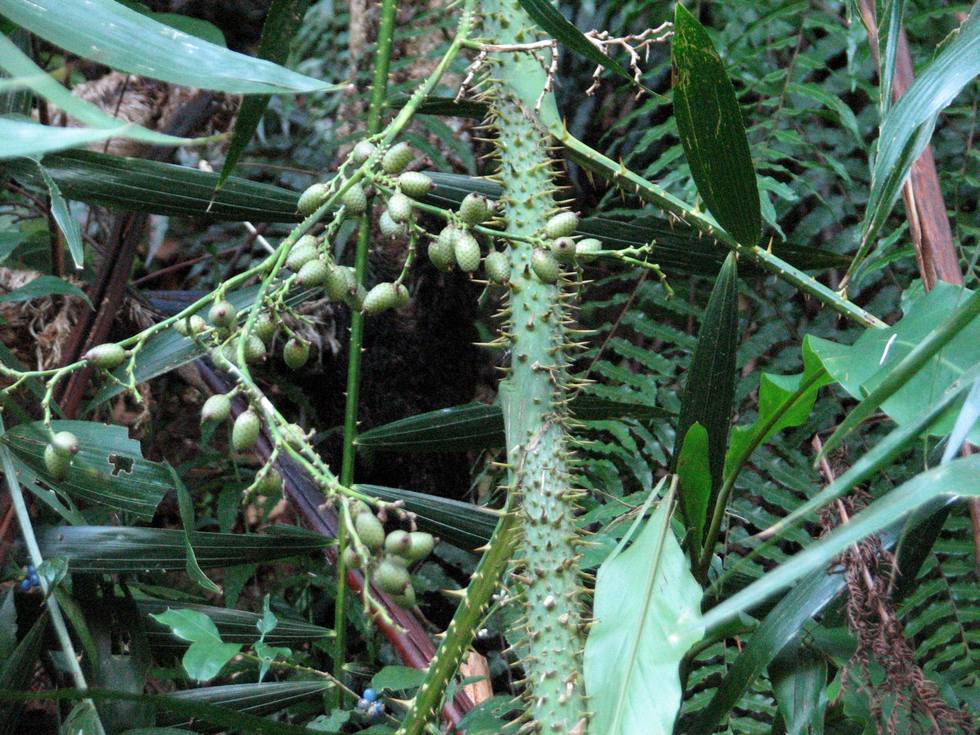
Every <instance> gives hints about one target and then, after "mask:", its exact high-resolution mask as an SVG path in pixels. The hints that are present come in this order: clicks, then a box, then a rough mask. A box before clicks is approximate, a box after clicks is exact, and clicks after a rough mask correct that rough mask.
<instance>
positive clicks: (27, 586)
mask: <svg viewBox="0 0 980 735" xmlns="http://www.w3.org/2000/svg"><path fill="white" fill-rule="evenodd" d="M31 587H32V585H31V580H30V578H29V577H28V578H27V579H24V580H23V581H22V582H21V583H20V588H21V590H23V591H24V592H30V591H31Z"/></svg>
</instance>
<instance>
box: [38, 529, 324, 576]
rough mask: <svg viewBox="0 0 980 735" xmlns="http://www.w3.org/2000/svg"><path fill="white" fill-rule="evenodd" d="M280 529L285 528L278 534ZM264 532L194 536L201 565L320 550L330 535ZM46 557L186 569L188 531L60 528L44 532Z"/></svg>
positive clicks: (82, 565)
mask: <svg viewBox="0 0 980 735" xmlns="http://www.w3.org/2000/svg"><path fill="white" fill-rule="evenodd" d="M275 529H282V530H281V531H278V532H273V530H275ZM275 529H270V531H269V532H267V533H263V534H257V533H249V534H242V533H210V532H205V531H195V532H194V533H193V534H192V535H191V541H192V542H193V544H194V553H195V554H196V556H197V561H198V563H199V564H200V565H201V566H202V567H204V568H205V569H207V568H211V567H226V566H235V565H238V564H250V563H254V562H264V561H274V560H277V559H287V558H289V557H291V556H300V555H304V554H309V553H311V552H314V551H319V550H322V549H323V548H325V547H326V546H328V545H329V544H330V543H331V541H330V539H328V538H326V537H323V536H320V535H319V534H316V533H312V532H310V531H304V530H302V529H299V528H290V529H288V530H286V527H283V526H278V527H275ZM38 544H39V545H40V547H41V553H42V555H43V556H60V557H63V558H65V559H67V560H68V569H69V571H70V572H71V573H72V574H76V573H79V572H92V573H105V574H113V573H140V572H144V571H148V570H149V571H183V570H184V569H185V567H186V565H187V559H186V553H185V549H184V532H183V531H177V530H172V529H164V528H132V527H122V526H120V527H117V526H58V527H53V528H52V527H49V528H43V529H41V530H40V531H39V533H38Z"/></svg>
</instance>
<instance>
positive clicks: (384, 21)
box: [333, 0, 398, 707]
mask: <svg viewBox="0 0 980 735" xmlns="http://www.w3.org/2000/svg"><path fill="white" fill-rule="evenodd" d="M397 11H398V3H397V1H396V0H383V2H382V4H381V23H380V25H379V27H378V48H377V51H376V54H375V61H374V82H373V84H372V87H371V103H370V107H368V127H367V132H368V136H369V137H370V136H373V135H376V134H377V132H378V131H379V130H380V128H381V111H382V110H383V109H384V102H385V95H386V93H387V91H388V68H389V66H390V64H391V48H392V45H393V44H394V36H395V16H396V15H397ZM370 237H371V199H368V209H367V213H366V214H364V215H363V216H362V217H361V221H360V224H359V225H358V230H357V248H356V250H355V252H354V275H355V279H356V280H357V283H359V284H360V283H364V275H365V272H366V271H367V259H368V258H367V256H368V245H369V241H370ZM363 343H364V315H363V314H362V313H361V312H360V311H357V310H352V312H351V326H350V348H349V350H348V353H347V397H346V402H345V404H344V452H343V458H342V459H341V465H340V482H341V484H342V485H345V486H347V487H350V486H351V485H352V484H353V482H354V457H355V450H354V439H355V438H356V437H357V402H358V396H359V392H360V387H361V346H362V344H363ZM346 546H347V524H346V523H344V522H343V520H341V522H340V523H338V524H337V593H336V599H335V601H334V634H335V635H336V638H335V640H334V659H333V671H334V677H335V678H336V679H337V680H338V681H343V676H344V660H345V659H346V647H347V621H346V613H347V564H346V563H345V561H344V548H345V547H346ZM342 694H343V692H342V690H341V689H340V688H336V689H334V694H333V699H334V706H335V707H339V706H340V702H341V697H342Z"/></svg>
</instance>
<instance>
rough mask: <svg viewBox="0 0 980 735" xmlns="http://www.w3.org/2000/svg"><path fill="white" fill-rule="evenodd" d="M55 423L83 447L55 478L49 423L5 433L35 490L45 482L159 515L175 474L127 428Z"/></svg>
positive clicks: (74, 494)
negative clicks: (147, 455) (49, 463)
mask: <svg viewBox="0 0 980 735" xmlns="http://www.w3.org/2000/svg"><path fill="white" fill-rule="evenodd" d="M51 428H52V430H54V431H55V432H58V431H70V432H71V433H73V434H74V435H75V436H77V437H78V443H79V446H80V449H79V452H78V454H76V455H75V457H74V458H73V459H72V462H71V466H70V467H69V469H68V474H67V475H66V476H65V477H64V478H63V479H55V478H54V477H52V476H51V475H50V474H49V473H48V470H47V468H46V467H45V465H44V449H45V447H46V446H47V444H48V441H49V434H48V432H47V430H46V429H45V428H44V424H43V423H41V422H35V423H31V424H20V425H19V426H15V427H13V428H12V429H10V430H9V431H7V432H6V433H5V434H4V435H3V437H2V438H0V441H2V442H3V443H4V444H5V445H6V446H8V447H9V448H10V450H11V452H13V454H14V457H15V458H16V460H17V472H18V475H20V477H21V481H22V482H23V483H24V485H25V486H26V487H28V488H30V489H33V488H34V487H35V486H36V485H37V484H38V482H39V481H40V482H42V483H43V484H44V485H46V486H48V487H52V488H55V489H57V490H58V491H59V492H62V493H64V494H65V495H68V496H69V497H71V498H73V499H77V500H83V501H85V502H88V503H97V504H98V505H102V506H104V507H107V508H111V509H112V510H117V511H124V512H127V513H132V514H133V515H134V516H135V517H136V518H139V519H142V520H145V521H149V520H151V519H152V518H153V514H154V513H155V512H156V508H157V506H158V505H159V504H160V501H161V500H163V496H164V495H166V493H167V492H168V491H169V490H170V489H171V487H172V485H171V478H170V473H169V472H168V471H167V468H166V467H165V466H164V465H162V464H159V463H157V462H151V461H149V460H147V459H144V458H143V452H142V449H141V448H140V443H139V442H138V441H135V440H134V439H130V438H129V432H128V431H127V429H126V427H124V426H114V425H108V424H102V423H98V422H95V421H53V422H52V423H51ZM46 556H47V555H46ZM55 556H57V554H56V555H55Z"/></svg>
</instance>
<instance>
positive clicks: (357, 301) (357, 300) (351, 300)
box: [344, 283, 368, 311]
mask: <svg viewBox="0 0 980 735" xmlns="http://www.w3.org/2000/svg"><path fill="white" fill-rule="evenodd" d="M367 294H368V292H367V289H366V288H364V284H361V283H359V284H358V285H357V288H356V289H355V290H354V292H353V293H349V294H347V298H345V299H344V303H345V304H347V306H349V307H350V308H351V309H353V310H354V311H360V310H361V309H363V308H364V299H366V298H367Z"/></svg>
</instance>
